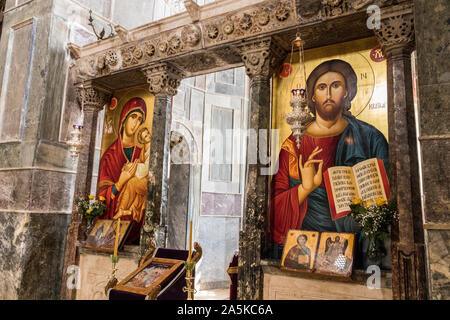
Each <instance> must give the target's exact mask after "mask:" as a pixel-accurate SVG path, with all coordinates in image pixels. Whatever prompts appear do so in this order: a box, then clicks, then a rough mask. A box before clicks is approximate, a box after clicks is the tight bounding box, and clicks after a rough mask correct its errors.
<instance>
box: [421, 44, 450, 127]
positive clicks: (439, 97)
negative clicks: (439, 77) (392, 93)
mask: <svg viewBox="0 0 450 320" xmlns="http://www.w3.org/2000/svg"><path fill="white" fill-rule="evenodd" d="M448 50H449V51H450V46H449V49H448ZM448 59H450V57H449V58H448ZM419 79H420V78H419ZM419 92H420V97H419V98H420V100H419V102H420V111H421V112H420V129H421V135H439V134H450V126H449V125H448V120H449V115H450V103H449V101H450V81H449V82H448V83H442V84H434V85H424V86H421V87H420V89H419Z"/></svg>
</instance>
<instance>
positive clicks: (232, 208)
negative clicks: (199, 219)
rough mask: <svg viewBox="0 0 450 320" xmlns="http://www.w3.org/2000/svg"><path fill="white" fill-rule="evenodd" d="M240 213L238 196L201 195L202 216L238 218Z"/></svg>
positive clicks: (240, 204)
mask: <svg viewBox="0 0 450 320" xmlns="http://www.w3.org/2000/svg"><path fill="white" fill-rule="evenodd" d="M241 213H242V196H241V195H240V194H225V193H210V192H203V193H202V211H201V214H202V215H213V216H230V217H240V216H241Z"/></svg>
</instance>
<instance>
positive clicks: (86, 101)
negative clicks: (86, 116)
mask: <svg viewBox="0 0 450 320" xmlns="http://www.w3.org/2000/svg"><path fill="white" fill-rule="evenodd" d="M76 92H77V100H78V103H79V104H80V106H81V108H82V110H83V111H94V112H99V111H101V110H102V109H103V107H104V106H105V104H107V103H108V102H109V101H110V100H111V92H109V91H108V90H106V89H104V88H101V87H100V86H97V85H95V84H93V83H92V82H87V83H81V84H79V85H78V86H77V87H76Z"/></svg>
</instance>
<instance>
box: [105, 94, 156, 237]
mask: <svg viewBox="0 0 450 320" xmlns="http://www.w3.org/2000/svg"><path fill="white" fill-rule="evenodd" d="M146 118H147V105H146V103H145V101H144V100H143V99H142V98H138V97H135V98H132V99H130V100H129V101H128V102H127V103H126V104H125V105H124V107H123V109H122V112H121V115H120V123H119V131H118V132H119V136H118V138H117V140H116V141H114V143H113V144H112V145H111V146H110V147H109V148H108V149H107V150H106V151H105V153H104V154H103V156H102V157H101V160H100V170H99V178H98V187H97V197H98V198H99V199H100V200H101V201H104V202H105V204H106V206H107V208H106V210H105V213H104V214H103V215H102V216H101V217H100V219H117V218H118V217H120V218H121V219H122V220H132V221H133V223H132V227H131V230H130V233H129V236H128V238H127V243H128V244H134V243H136V242H138V241H139V237H140V230H141V227H142V225H143V224H144V215H145V214H144V213H145V204H146V195H147V180H148V158H149V153H150V140H151V134H150V130H149V129H148V128H147V127H146V126H145V125H144V123H145V120H146ZM135 140H137V142H139V144H140V145H143V147H142V148H141V147H139V146H138V145H137V144H136V141H135Z"/></svg>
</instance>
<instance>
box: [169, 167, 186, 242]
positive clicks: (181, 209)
mask: <svg viewBox="0 0 450 320" xmlns="http://www.w3.org/2000/svg"><path fill="white" fill-rule="evenodd" d="M189 178H190V165H189V164H171V166H170V177H169V188H168V189H169V190H168V202H167V227H168V230H167V234H168V237H167V247H168V248H173V249H181V250H185V249H186V233H187V226H188V208H189V182H190V180H189Z"/></svg>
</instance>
